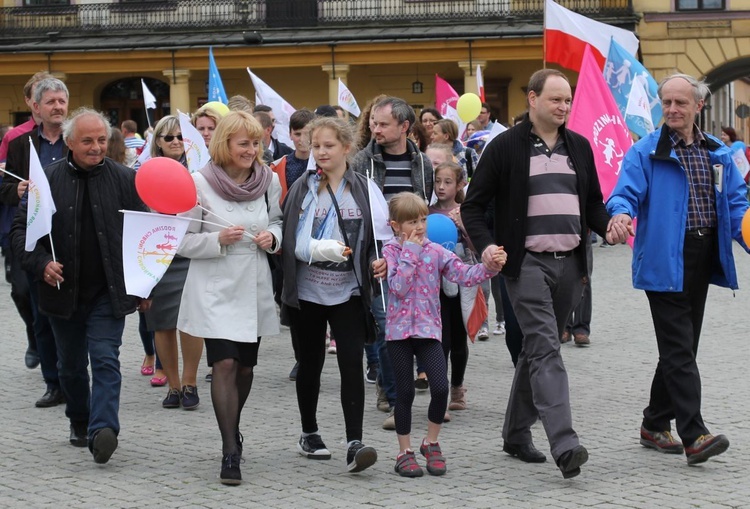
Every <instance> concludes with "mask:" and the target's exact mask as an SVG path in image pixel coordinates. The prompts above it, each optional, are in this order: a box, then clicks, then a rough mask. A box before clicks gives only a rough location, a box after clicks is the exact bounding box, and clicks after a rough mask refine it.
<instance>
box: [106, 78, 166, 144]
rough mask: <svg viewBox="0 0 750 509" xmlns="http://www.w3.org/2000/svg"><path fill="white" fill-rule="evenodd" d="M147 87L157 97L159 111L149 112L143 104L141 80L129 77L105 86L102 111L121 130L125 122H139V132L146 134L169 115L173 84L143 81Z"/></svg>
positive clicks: (154, 80) (151, 80) (153, 80)
mask: <svg viewBox="0 0 750 509" xmlns="http://www.w3.org/2000/svg"><path fill="white" fill-rule="evenodd" d="M143 81H144V82H145V83H146V86H147V87H148V89H149V90H150V91H151V93H152V94H154V97H156V109H155V110H148V114H149V118H146V109H145V107H144V104H143V88H142V87H141V78H125V79H121V80H117V81H114V82H112V83H110V84H109V85H107V86H105V87H104V90H102V93H101V96H100V104H101V109H102V111H103V112H104V113H105V114H106V115H107V116H108V117H109V121H110V123H111V124H112V125H113V126H115V127H119V126H120V124H121V123H122V122H123V120H135V122H136V123H137V124H138V132H140V133H142V132H144V131H145V130H146V129H147V128H148V126H149V125H151V126H154V125H155V124H156V122H157V121H158V120H159V119H160V118H162V117H163V116H165V115H169V85H168V84H167V83H164V82H163V81H160V80H157V79H153V78H143Z"/></svg>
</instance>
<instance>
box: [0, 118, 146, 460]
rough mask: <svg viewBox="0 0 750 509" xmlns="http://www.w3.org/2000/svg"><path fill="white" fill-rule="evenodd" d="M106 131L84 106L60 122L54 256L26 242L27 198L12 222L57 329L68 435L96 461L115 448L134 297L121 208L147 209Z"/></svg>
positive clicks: (45, 244)
mask: <svg viewBox="0 0 750 509" xmlns="http://www.w3.org/2000/svg"><path fill="white" fill-rule="evenodd" d="M110 131H111V127H110V126H109V123H108V121H107V119H106V118H105V117H104V116H103V115H102V114H101V113H99V112H97V111H94V110H90V109H85V108H82V109H80V110H78V111H77V112H75V113H74V114H73V116H72V117H71V118H70V119H69V120H67V121H66V122H65V123H64V124H63V133H62V136H63V139H64V140H65V144H66V145H67V147H68V149H69V153H68V156H67V157H66V158H64V159H62V160H60V161H58V162H56V163H54V164H52V165H50V166H48V167H47V168H45V173H46V175H47V179H48V180H49V185H50V189H51V192H52V198H53V200H54V202H55V206H56V208H57V213H55V215H54V216H53V217H52V233H51V236H52V240H51V242H53V243H54V248H55V253H56V256H57V258H56V260H53V257H52V249H51V244H50V239H49V237H48V236H45V237H43V238H41V239H39V241H38V242H37V243H36V247H35V249H34V250H33V251H31V252H26V251H24V247H23V246H24V245H25V242H26V204H22V205H21V207H20V208H19V213H18V215H17V216H16V219H15V221H14V223H13V229H12V230H11V240H12V242H13V245H14V247H15V248H16V249H17V252H23V253H24V255H23V260H22V264H23V266H24V268H25V269H26V270H28V271H30V272H32V273H33V274H34V275H35V276H36V279H37V281H38V283H37V285H38V290H39V311H40V312H41V313H43V314H45V315H47V316H48V317H49V320H50V324H51V325H52V330H53V331H54V333H55V339H56V342H57V354H58V358H59V366H60V369H59V372H60V385H61V387H62V390H63V393H64V394H65V399H66V402H67V406H66V409H65V415H66V416H67V417H68V418H69V419H70V422H71V443H72V444H73V445H75V446H78V447H83V446H85V445H87V444H88V447H89V450H90V451H91V452H92V454H93V456H94V461H96V462H97V463H106V462H107V461H108V460H109V458H110V456H111V455H112V453H113V452H114V451H115V449H116V448H117V434H118V433H119V431H120V423H119V418H118V411H119V403H120V385H121V381H122V377H121V375H120V361H119V352H120V350H119V349H120V345H121V344H122V332H123V328H124V326H125V316H126V315H127V314H129V313H132V312H133V311H135V310H136V307H137V306H138V304H139V303H138V302H137V301H136V298H135V297H132V296H129V295H126V293H125V280H124V277H123V269H122V223H123V219H122V214H121V213H120V212H119V210H120V209H130V210H141V211H147V210H148V209H147V208H146V206H145V205H144V204H143V202H142V201H141V200H140V198H139V197H138V194H137V193H136V190H135V172H133V170H131V169H130V168H127V167H125V166H122V165H120V164H118V163H116V162H114V161H112V160H111V159H107V158H105V154H106V152H107V140H108V139H109V135H110ZM143 307H145V306H143V305H142V306H141V308H143ZM88 359H90V361H91V374H92V385H91V388H89V377H88V371H87V364H88Z"/></svg>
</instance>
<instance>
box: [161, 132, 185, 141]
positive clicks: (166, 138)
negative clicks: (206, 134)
mask: <svg viewBox="0 0 750 509" xmlns="http://www.w3.org/2000/svg"><path fill="white" fill-rule="evenodd" d="M160 138H164V141H166V142H167V143H172V141H174V139H175V138H177V139H178V140H180V141H182V135H181V134H178V135H177V136H175V135H174V134H167V135H165V136H160Z"/></svg>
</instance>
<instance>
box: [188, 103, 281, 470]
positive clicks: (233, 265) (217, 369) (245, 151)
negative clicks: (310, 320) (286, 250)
mask: <svg viewBox="0 0 750 509" xmlns="http://www.w3.org/2000/svg"><path fill="white" fill-rule="evenodd" d="M262 138H263V128H262V127H261V125H260V124H259V123H258V121H257V120H256V119H255V118H254V117H253V116H252V115H250V114H248V113H245V112H244V111H233V112H230V113H228V114H227V115H226V116H225V117H224V118H222V119H221V120H220V121H219V123H218V124H217V126H216V130H215V131H214V135H213V137H212V138H211V144H210V145H209V152H210V153H211V162H210V163H208V165H206V166H205V167H203V168H202V169H201V170H200V171H198V172H196V173H193V179H194V180H195V185H196V188H197V190H198V203H199V205H198V206H196V207H195V208H193V209H192V210H191V211H190V212H187V213H186V215H187V216H188V217H191V218H194V219H204V220H208V221H210V222H211V223H206V222H198V221H193V222H191V223H190V226H189V227H188V230H187V234H186V235H185V239H184V240H183V242H182V244H181V245H180V248H179V250H178V253H179V254H181V255H182V256H185V257H188V258H190V259H191V263H190V270H189V272H188V275H187V281H186V282H185V291H184V292H183V293H182V301H181V303H180V316H179V319H178V321H177V327H178V328H179V329H180V330H182V331H185V332H188V333H190V334H192V335H194V336H198V337H203V338H205V342H206V357H207V361H208V365H209V366H211V367H212V368H213V382H212V384H211V400H212V402H213V407H214V413H215V414H216V420H217V422H218V424H219V431H220V433H221V442H222V463H221V474H220V479H221V482H222V483H223V484H239V483H240V482H241V481H242V476H241V473H240V467H239V463H240V459H241V458H242V440H243V438H242V434H241V433H240V430H239V423H240V415H241V413H242V408H243V407H244V405H245V402H246V401H247V398H248V396H249V395H250V388H251V386H252V383H253V368H254V367H255V365H256V364H257V361H258V348H259V346H260V338H261V336H269V335H274V334H278V333H279V321H278V318H277V316H276V303H275V302H274V300H273V287H272V284H271V270H270V268H269V266H268V260H267V259H266V256H267V255H266V254H267V253H275V252H276V251H278V250H279V247H280V246H281V209H280V208H279V198H280V197H281V185H280V184H279V178H278V176H277V175H276V174H275V173H273V172H272V171H271V170H270V168H268V166H266V165H265V164H263V159H262V156H263V148H262V145H261V139H262ZM217 220H218V221H222V222H223V223H224V224H228V225H229V226H226V227H221V226H217V224H216V223H217Z"/></svg>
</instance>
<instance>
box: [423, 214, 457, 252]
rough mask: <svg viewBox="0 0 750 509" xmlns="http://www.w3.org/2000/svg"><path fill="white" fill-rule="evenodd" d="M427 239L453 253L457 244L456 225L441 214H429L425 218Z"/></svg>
mask: <svg viewBox="0 0 750 509" xmlns="http://www.w3.org/2000/svg"><path fill="white" fill-rule="evenodd" d="M427 238H428V239H430V240H431V241H432V242H435V243H436V244H440V245H441V246H443V247H444V248H445V249H447V250H449V251H453V250H454V249H456V242H458V228H456V223H454V222H453V220H452V219H451V218H449V217H447V216H444V215H442V214H430V215H429V216H427Z"/></svg>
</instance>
